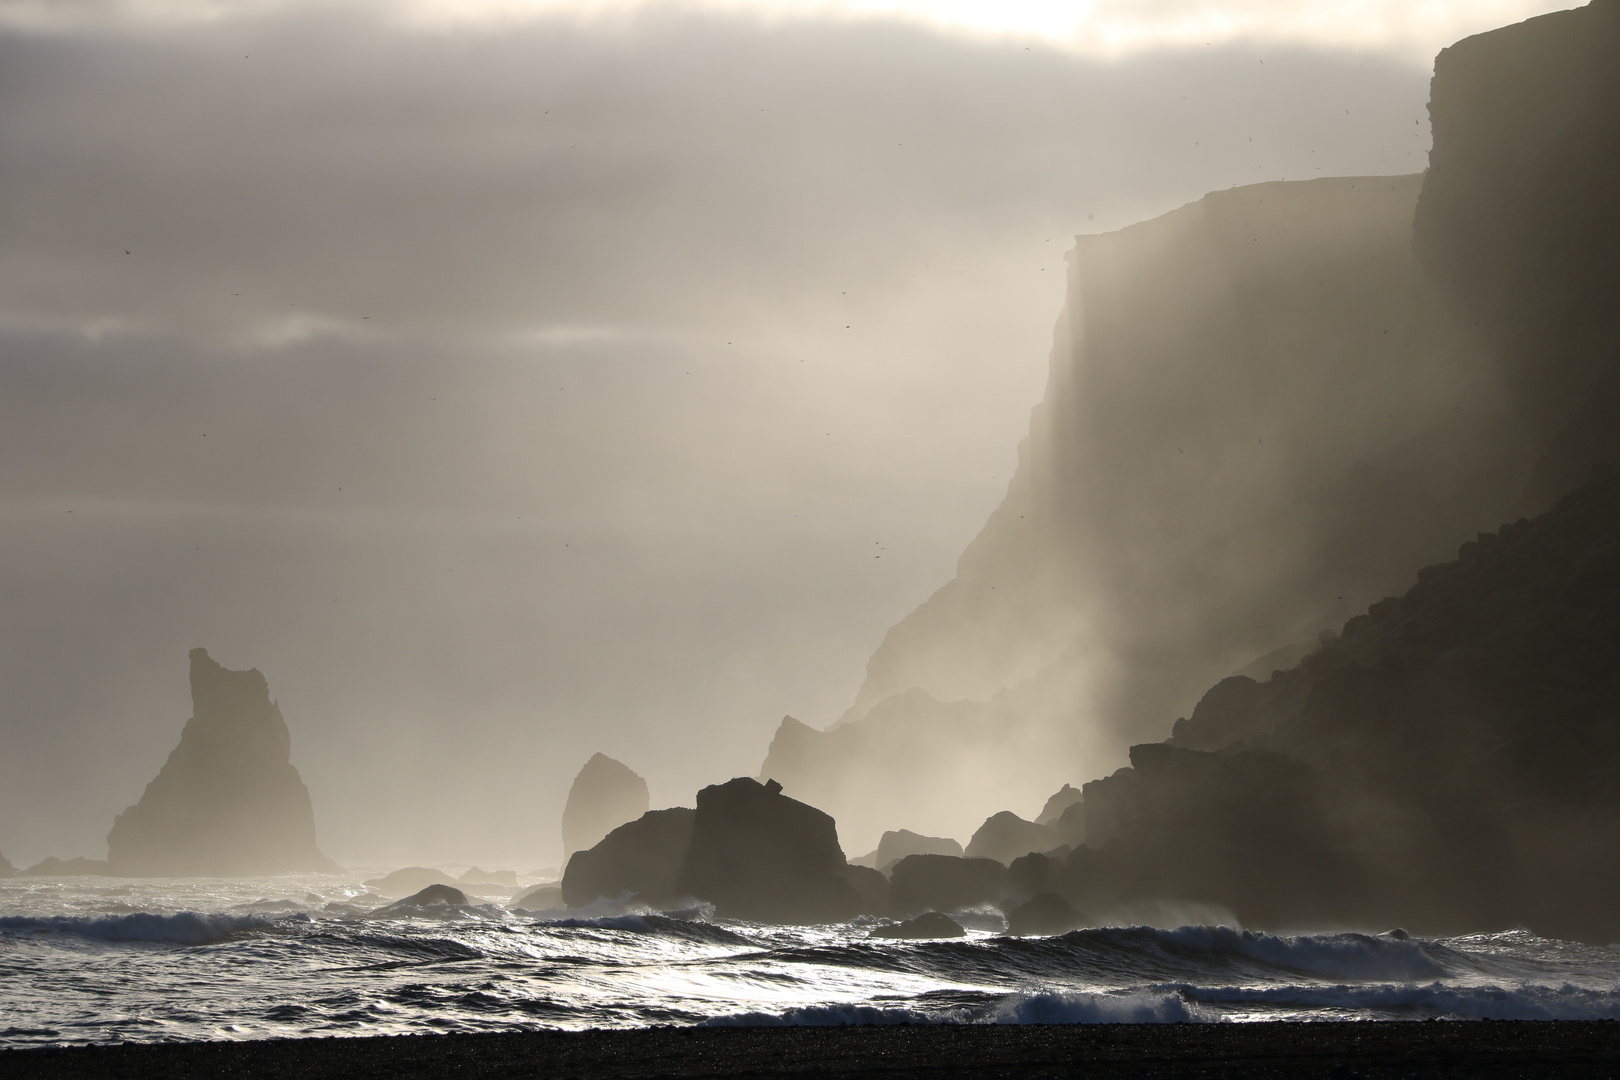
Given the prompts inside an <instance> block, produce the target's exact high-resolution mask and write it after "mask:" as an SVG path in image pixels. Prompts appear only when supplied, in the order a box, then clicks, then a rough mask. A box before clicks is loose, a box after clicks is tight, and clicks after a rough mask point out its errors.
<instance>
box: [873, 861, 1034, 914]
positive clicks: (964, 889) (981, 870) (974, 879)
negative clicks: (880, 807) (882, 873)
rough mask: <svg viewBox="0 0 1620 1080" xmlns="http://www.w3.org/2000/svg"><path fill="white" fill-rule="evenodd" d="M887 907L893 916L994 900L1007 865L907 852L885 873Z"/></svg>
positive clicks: (1002, 887)
mask: <svg viewBox="0 0 1620 1080" xmlns="http://www.w3.org/2000/svg"><path fill="white" fill-rule="evenodd" d="M889 883H890V901H889V904H890V910H891V911H892V912H893V913H894V915H895V916H896V917H897V918H907V917H910V916H914V915H918V914H921V913H922V912H925V911H966V910H968V909H970V908H976V907H987V906H991V905H994V904H996V903H998V902H999V901H1000V900H1001V899H1002V897H1003V896H1004V895H1005V893H1006V889H1007V868H1006V867H1005V866H1003V865H1001V864H1000V863H998V862H996V861H995V860H994V859H958V858H953V857H952V856H950V855H908V856H906V857H905V858H904V859H901V860H900V861H899V862H897V863H895V864H894V870H893V871H892V872H891V873H890V875H889Z"/></svg>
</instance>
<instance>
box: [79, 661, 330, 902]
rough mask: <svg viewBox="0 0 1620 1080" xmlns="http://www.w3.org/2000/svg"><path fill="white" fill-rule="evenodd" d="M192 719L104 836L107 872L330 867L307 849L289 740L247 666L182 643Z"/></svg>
mask: <svg viewBox="0 0 1620 1080" xmlns="http://www.w3.org/2000/svg"><path fill="white" fill-rule="evenodd" d="M191 703H192V716H191V719H190V720H188V721H186V726H185V728H184V729H183V730H182V731H181V733H180V744H179V745H178V746H176V747H175V749H174V751H173V753H171V754H170V755H169V760H168V761H167V762H165V763H164V765H163V769H162V770H161V771H160V772H159V773H158V775H157V778H156V779H154V780H153V781H152V782H151V783H150V784H148V785H147V786H146V791H145V793H144V794H143V795H142V796H141V799H140V801H139V802H137V803H136V804H135V805H134V806H132V807H130V808H129V809H128V810H125V811H124V812H123V813H122V814H120V815H118V819H117V820H116V821H115V822H113V827H112V832H111V833H110V834H109V835H108V837H107V861H108V864H109V866H110V868H111V871H112V872H113V873H115V874H127V875H132V876H182V875H201V876H230V875H242V874H269V873H278V872H282V871H291V870H335V869H337V867H335V866H334V865H333V864H332V862H331V861H330V860H329V859H327V858H326V857H325V856H324V855H322V854H321V853H320V851H319V850H318V849H317V848H316V846H315V814H314V811H313V809H312V808H311V806H310V801H309V791H308V790H307V789H306V788H305V787H304V782H303V780H302V779H301V778H300V777H299V775H298V770H297V769H296V768H294V767H293V765H292V762H291V761H290V760H289V759H290V755H291V752H292V738H291V736H290V735H289V734H288V732H287V724H286V722H285V721H284V720H283V719H282V717H281V709H280V708H279V707H278V706H277V705H276V703H275V702H273V701H271V700H270V688H269V685H268V684H267V683H266V682H265V678H264V676H263V675H261V674H259V672H258V671H257V670H256V669H254V670H249V671H227V670H226V669H225V668H223V667H221V666H220V665H219V664H218V663H216V662H215V661H214V660H213V659H212V658H210V657H209V655H208V653H207V651H206V650H204V649H193V650H191Z"/></svg>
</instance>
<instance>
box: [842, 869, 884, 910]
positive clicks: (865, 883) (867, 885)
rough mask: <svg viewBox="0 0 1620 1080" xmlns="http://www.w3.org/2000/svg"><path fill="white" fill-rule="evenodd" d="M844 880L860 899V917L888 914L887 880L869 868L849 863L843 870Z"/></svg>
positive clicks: (881, 874)
mask: <svg viewBox="0 0 1620 1080" xmlns="http://www.w3.org/2000/svg"><path fill="white" fill-rule="evenodd" d="M844 880H845V881H847V882H849V884H850V887H851V888H853V889H854V890H855V892H856V894H857V895H858V896H860V898H861V909H860V913H861V914H862V915H886V914H888V912H889V893H890V887H889V879H888V877H887V876H886V875H884V874H883V873H881V872H879V871H877V870H874V869H872V868H871V867H870V866H856V865H855V864H854V863H851V864H850V865H849V866H847V867H845V869H844Z"/></svg>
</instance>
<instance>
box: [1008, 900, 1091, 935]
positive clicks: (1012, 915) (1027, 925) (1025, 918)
mask: <svg viewBox="0 0 1620 1080" xmlns="http://www.w3.org/2000/svg"><path fill="white" fill-rule="evenodd" d="M1088 921H1089V920H1087V918H1086V917H1085V916H1084V915H1082V914H1081V913H1080V912H1078V911H1076V910H1075V908H1074V905H1073V904H1071V903H1069V902H1068V901H1067V900H1065V899H1063V897H1061V896H1059V895H1058V894H1057V893H1050V892H1045V893H1040V894H1038V895H1036V896H1034V897H1031V898H1030V899H1029V900H1028V901H1027V902H1025V903H1023V904H1020V905H1018V906H1017V907H1015V908H1013V909H1012V910H1011V911H1009V912H1007V933H1009V934H1013V935H1015V936H1018V937H1046V936H1049V935H1052V934H1066V933H1068V932H1069V931H1070V930H1074V929H1077V928H1078V927H1081V926H1085V925H1086V923H1087V922H1088Z"/></svg>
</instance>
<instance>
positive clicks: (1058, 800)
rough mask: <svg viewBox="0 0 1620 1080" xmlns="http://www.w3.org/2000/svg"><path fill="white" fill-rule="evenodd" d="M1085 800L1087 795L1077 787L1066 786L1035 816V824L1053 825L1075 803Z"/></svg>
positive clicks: (1048, 800)
mask: <svg viewBox="0 0 1620 1080" xmlns="http://www.w3.org/2000/svg"><path fill="white" fill-rule="evenodd" d="M1084 800H1085V793H1084V792H1082V791H1081V790H1080V789H1079V788H1077V787H1070V786H1069V785H1068V784H1064V785H1063V786H1062V787H1061V788H1059V789H1058V790H1057V791H1056V792H1054V793H1053V795H1052V797H1051V798H1049V799H1047V800H1046V805H1045V806H1043V807H1041V812H1040V813H1039V814H1036V815H1035V824H1037V825H1051V824H1053V823H1054V822H1056V821H1057V819H1058V818H1060V817H1062V816H1063V812H1064V811H1065V810H1067V809H1068V808H1069V807H1070V806H1073V805H1074V804H1075V803H1078V802H1082V801H1084Z"/></svg>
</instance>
